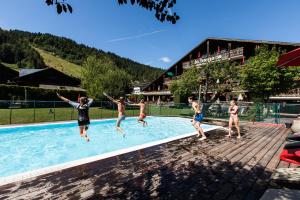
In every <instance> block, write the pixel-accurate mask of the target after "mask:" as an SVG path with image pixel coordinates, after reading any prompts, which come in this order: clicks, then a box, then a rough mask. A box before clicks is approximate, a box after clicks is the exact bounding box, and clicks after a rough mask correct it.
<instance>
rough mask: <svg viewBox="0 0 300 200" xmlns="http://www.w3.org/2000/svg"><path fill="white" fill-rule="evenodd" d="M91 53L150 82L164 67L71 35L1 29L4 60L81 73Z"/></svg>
mask: <svg viewBox="0 0 300 200" xmlns="http://www.w3.org/2000/svg"><path fill="white" fill-rule="evenodd" d="M88 56H97V57H99V58H101V57H103V56H106V57H108V58H109V59H110V60H111V61H112V62H113V63H114V65H115V66H116V67H117V68H119V69H123V70H125V71H126V72H127V73H128V74H129V75H130V76H131V77H132V81H139V82H149V81H152V80H153V79H155V78H156V77H157V76H158V75H160V74H161V73H162V71H163V70H162V69H158V68H154V67H151V66H148V65H143V64H140V63H138V62H135V61H133V60H130V59H128V58H123V57H120V56H118V55H116V54H114V53H111V52H104V51H102V50H100V49H96V48H91V47H88V46H86V45H83V44H78V43H76V42H75V41H73V40H70V39H68V38H64V37H58V36H54V35H51V34H42V33H30V32H25V31H18V30H13V31H5V30H2V29H0V60H2V62H5V63H9V64H16V65H17V66H18V67H21V68H24V67H27V68H44V67H47V66H51V67H55V68H57V69H58V70H61V71H63V72H65V73H67V74H71V75H73V76H76V77H80V70H81V69H80V66H81V65H82V64H83V62H84V61H85V60H86V59H87V57H88Z"/></svg>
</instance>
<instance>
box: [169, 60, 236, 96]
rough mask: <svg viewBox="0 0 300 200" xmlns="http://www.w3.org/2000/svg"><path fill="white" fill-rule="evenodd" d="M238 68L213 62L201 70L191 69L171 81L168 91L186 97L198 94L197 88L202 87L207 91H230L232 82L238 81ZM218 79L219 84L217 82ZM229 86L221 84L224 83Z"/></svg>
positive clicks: (231, 64)
mask: <svg viewBox="0 0 300 200" xmlns="http://www.w3.org/2000/svg"><path fill="white" fill-rule="evenodd" d="M239 70H240V69H239V67H238V66H237V65H236V64H235V63H230V62H223V63H220V62H215V63H210V64H208V65H205V66H203V67H201V68H197V67H195V66H194V67H191V68H189V69H187V70H186V71H185V72H184V73H183V74H182V76H181V77H180V79H179V80H176V81H173V82H172V84H171V86H170V90H171V92H172V94H174V95H175V96H176V95H179V96H184V97H187V96H189V95H191V94H192V92H197V93H198V92H199V86H200V84H201V85H202V88H204V90H205V92H207V91H209V90H210V91H217V92H224V91H231V90H232V88H233V84H232V83H233V80H237V79H238V74H239ZM218 79H219V83H217V80H218ZM228 80H229V82H230V84H226V85H225V84H223V83H225V82H226V81H228Z"/></svg>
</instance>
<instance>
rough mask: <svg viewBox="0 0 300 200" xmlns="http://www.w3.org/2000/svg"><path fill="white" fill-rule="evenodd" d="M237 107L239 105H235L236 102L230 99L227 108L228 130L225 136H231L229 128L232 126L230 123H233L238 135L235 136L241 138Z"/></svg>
mask: <svg viewBox="0 0 300 200" xmlns="http://www.w3.org/2000/svg"><path fill="white" fill-rule="evenodd" d="M238 109H239V107H238V106H237V103H236V101H235V100H232V101H230V106H229V109H228V113H229V115H230V116H229V131H228V135H226V137H231V128H232V123H234V125H235V127H236V129H237V132H238V136H237V138H238V139H240V138H241V133H240V126H239V118H238Z"/></svg>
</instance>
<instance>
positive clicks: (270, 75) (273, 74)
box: [241, 46, 300, 100]
mask: <svg viewBox="0 0 300 200" xmlns="http://www.w3.org/2000/svg"><path fill="white" fill-rule="evenodd" d="M279 55H280V51H278V50H277V49H276V48H275V47H273V48H272V49H271V50H269V49H268V47H267V46H262V47H260V48H258V49H257V50H256V55H255V56H254V57H252V58H249V59H248V61H247V63H246V64H245V66H244V68H243V70H242V73H241V76H242V86H243V88H244V89H246V90H248V91H249V93H250V95H251V96H252V97H256V98H259V99H262V100H263V99H267V100H268V99H269V97H270V95H276V94H280V93H282V92H286V91H288V90H289V89H292V88H294V87H295V86H296V81H295V80H294V79H295V78H296V76H297V74H299V72H300V71H299V68H297V67H295V68H282V67H277V66H276V63H277V61H278V57H279ZM297 72H298V73H297Z"/></svg>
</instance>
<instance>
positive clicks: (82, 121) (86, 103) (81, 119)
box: [56, 93, 93, 142]
mask: <svg viewBox="0 0 300 200" xmlns="http://www.w3.org/2000/svg"><path fill="white" fill-rule="evenodd" d="M56 94H57V96H58V98H60V99H61V100H63V101H64V102H67V103H69V104H70V105H71V106H73V107H74V108H76V109H77V110H78V126H79V132H80V136H81V137H84V138H85V140H86V141H87V142H89V141H90V139H89V137H88V135H87V130H88V128H89V124H90V118H89V107H90V106H91V104H92V102H93V99H88V98H87V97H81V98H80V100H79V103H76V102H74V101H70V100H69V99H67V98H65V97H63V96H61V95H59V94H58V93H56Z"/></svg>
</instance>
